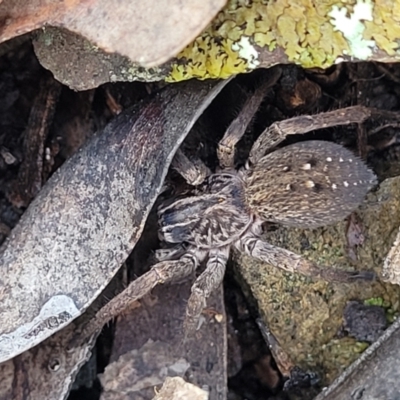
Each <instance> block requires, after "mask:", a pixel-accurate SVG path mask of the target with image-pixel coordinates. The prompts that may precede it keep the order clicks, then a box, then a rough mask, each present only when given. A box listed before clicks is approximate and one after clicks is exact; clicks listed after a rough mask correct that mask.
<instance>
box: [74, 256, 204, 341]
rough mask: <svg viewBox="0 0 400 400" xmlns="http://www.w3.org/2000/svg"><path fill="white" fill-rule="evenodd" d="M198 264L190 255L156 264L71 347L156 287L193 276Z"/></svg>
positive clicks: (119, 297)
mask: <svg viewBox="0 0 400 400" xmlns="http://www.w3.org/2000/svg"><path fill="white" fill-rule="evenodd" d="M197 264H198V261H197V258H196V257H195V256H193V255H191V254H189V253H187V254H185V255H183V256H182V257H181V258H180V259H179V260H168V261H163V262H159V263H157V264H155V265H154V266H153V267H152V268H151V269H150V271H148V272H146V273H145V274H144V275H142V276H140V277H139V278H137V279H136V280H134V281H133V282H131V283H130V284H129V285H128V287H127V288H126V289H124V290H123V291H122V292H121V293H119V294H118V295H117V296H115V297H114V298H113V299H112V300H110V301H109V302H108V303H107V304H106V305H105V306H104V307H102V308H101V309H100V310H99V311H97V313H96V315H95V316H94V318H93V319H91V320H90V321H89V323H88V324H87V325H86V326H85V327H84V328H83V330H82V331H80V332H79V333H78V334H77V335H76V336H75V338H74V339H73V342H72V343H71V345H70V347H76V344H77V343H75V341H82V340H84V339H85V338H88V337H90V336H92V335H93V334H95V333H96V332H98V331H100V330H101V329H102V327H103V326H104V325H105V324H106V323H107V322H109V321H110V320H111V319H112V318H114V317H116V316H118V315H119V314H121V313H123V312H124V311H126V310H128V309H129V308H130V307H131V306H132V304H133V303H134V302H135V301H137V300H140V299H141V298H142V297H143V296H145V295H146V294H147V293H149V292H150V291H151V290H152V289H153V288H154V287H155V286H157V285H159V284H162V283H172V282H176V281H180V280H181V279H183V278H186V277H187V276H189V275H191V274H192V273H193V272H194V271H195V269H196V267H197Z"/></svg>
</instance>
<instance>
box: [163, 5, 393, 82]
mask: <svg viewBox="0 0 400 400" xmlns="http://www.w3.org/2000/svg"><path fill="white" fill-rule="evenodd" d="M399 22H400V5H399V2H397V1H388V0H375V1H374V2H372V0H349V1H346V2H343V1H340V0H324V1H322V0H298V1H296V2H293V1H291V0H270V1H265V0H229V2H228V4H227V5H226V7H225V8H224V9H223V10H222V11H221V12H220V13H219V14H218V15H217V17H216V18H215V19H214V20H213V21H212V23H211V24H210V25H209V26H208V28H207V29H206V31H205V32H204V33H203V34H202V35H201V36H200V37H198V38H197V39H196V40H195V41H194V42H193V43H192V44H191V45H189V46H188V47H186V48H185V49H184V50H183V51H182V52H180V53H179V55H178V56H177V59H176V62H174V63H173V64H172V66H171V72H170V75H169V76H168V77H167V79H166V80H167V81H170V82H173V81H181V80H184V79H189V78H193V77H195V78H199V79H207V78H227V77H229V76H231V75H233V74H238V73H241V72H248V71H251V70H253V69H254V68H257V67H258V66H260V65H262V60H261V59H262V58H264V59H267V57H266V53H268V52H270V53H276V54H275V55H276V57H275V60H278V59H279V62H285V61H286V62H293V63H297V64H300V65H302V66H303V67H328V66H330V65H332V64H333V63H335V62H337V61H340V60H341V59H342V58H343V57H345V56H348V57H351V58H353V57H354V58H358V59H367V58H368V57H369V56H370V55H371V54H372V52H373V51H374V50H375V49H377V50H379V49H380V50H384V51H385V52H386V53H387V54H388V55H390V56H394V55H397V54H398V47H399V46H398V41H399V39H400V24H399ZM282 52H284V56H283V57H278V56H277V54H278V53H279V54H280V53H282ZM270 59H274V58H273V57H271V58H270ZM276 62H278V61H276ZM270 65H271V62H269V63H268V64H267V66H270Z"/></svg>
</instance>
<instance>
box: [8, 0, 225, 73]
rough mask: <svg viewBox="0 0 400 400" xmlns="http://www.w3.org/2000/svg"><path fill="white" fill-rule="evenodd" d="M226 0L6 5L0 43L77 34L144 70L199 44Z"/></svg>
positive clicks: (14, 1) (36, 0) (21, 1)
mask: <svg viewBox="0 0 400 400" xmlns="http://www.w3.org/2000/svg"><path fill="white" fill-rule="evenodd" d="M225 2H226V1H225V0H206V1H204V0H189V1H185V2H184V4H182V2H181V1H175V0H168V1H161V2H160V1H157V0H149V1H145V2H143V1H131V0H123V1H118V2H110V1H108V0H90V1H85V0H75V1H67V0H62V1H57V2H49V1H46V0H29V1H28V2H27V1H25V0H4V1H3V2H0V21H1V25H2V29H1V33H0V42H4V41H6V40H8V39H11V38H13V37H15V36H19V35H21V34H24V33H27V32H30V31H33V30H35V29H38V28H42V27H44V26H48V25H50V26H58V27H62V28H66V29H68V30H69V31H72V32H75V33H79V34H80V35H82V36H84V37H86V38H87V39H88V40H90V41H91V42H93V43H95V44H96V45H97V46H99V47H101V48H102V49H104V50H105V51H107V52H117V53H120V54H123V55H126V56H128V57H129V58H130V59H131V60H132V61H135V62H138V63H140V64H142V65H146V66H153V65H158V64H161V63H162V62H165V61H167V60H168V59H169V58H171V57H173V56H175V55H176V54H177V53H178V52H179V51H180V50H181V49H183V48H184V47H185V46H186V45H187V44H189V43H190V42H191V41H192V40H194V39H195V37H196V36H197V35H199V34H200V33H201V31H202V30H203V29H204V28H205V27H206V26H207V24H208V23H209V22H210V21H211V19H212V18H213V17H215V15H216V14H217V12H218V11H219V10H220V9H221V8H222V7H223V6H224V4H225Z"/></svg>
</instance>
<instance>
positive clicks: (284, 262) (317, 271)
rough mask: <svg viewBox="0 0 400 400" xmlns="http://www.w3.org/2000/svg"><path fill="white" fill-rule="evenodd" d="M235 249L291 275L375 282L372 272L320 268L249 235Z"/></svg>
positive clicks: (338, 280) (237, 243)
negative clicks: (298, 274)
mask: <svg viewBox="0 0 400 400" xmlns="http://www.w3.org/2000/svg"><path fill="white" fill-rule="evenodd" d="M235 247H236V248H237V249H238V250H239V251H241V252H244V253H246V254H248V255H250V256H251V257H254V258H257V259H259V260H261V261H264V262H266V263H268V264H271V265H273V266H274V267H277V268H280V269H283V270H284V271H287V272H291V273H300V274H302V275H305V276H310V277H312V278H313V277H315V278H322V279H324V280H326V281H328V282H352V281H354V280H360V279H361V280H373V279H374V278H375V274H374V273H373V272H371V271H354V272H352V271H343V270H337V269H334V268H330V267H320V266H318V265H316V264H314V263H313V262H311V261H309V260H306V259H305V258H303V257H302V256H300V255H298V254H296V253H293V252H291V251H289V250H286V249H282V248H281V247H277V246H274V245H272V244H270V243H268V242H265V241H264V240H261V239H260V238H258V237H257V236H254V235H252V234H247V235H245V236H244V237H243V238H241V239H240V240H238V241H237V242H236V243H235Z"/></svg>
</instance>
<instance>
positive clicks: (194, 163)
mask: <svg viewBox="0 0 400 400" xmlns="http://www.w3.org/2000/svg"><path fill="white" fill-rule="evenodd" d="M172 168H174V169H175V170H176V171H177V172H178V173H179V174H180V175H181V176H182V177H183V178H184V179H185V180H186V182H187V183H188V184H189V185H192V186H197V185H200V184H201V183H203V182H204V180H205V179H206V177H207V176H208V175H210V174H211V171H210V170H209V168H208V167H207V166H206V165H205V164H204V163H203V161H201V160H200V159H199V158H196V159H189V158H188V157H187V156H186V155H185V153H184V152H183V151H182V150H181V149H178V151H177V152H176V154H175V157H174V159H173V160H172Z"/></svg>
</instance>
